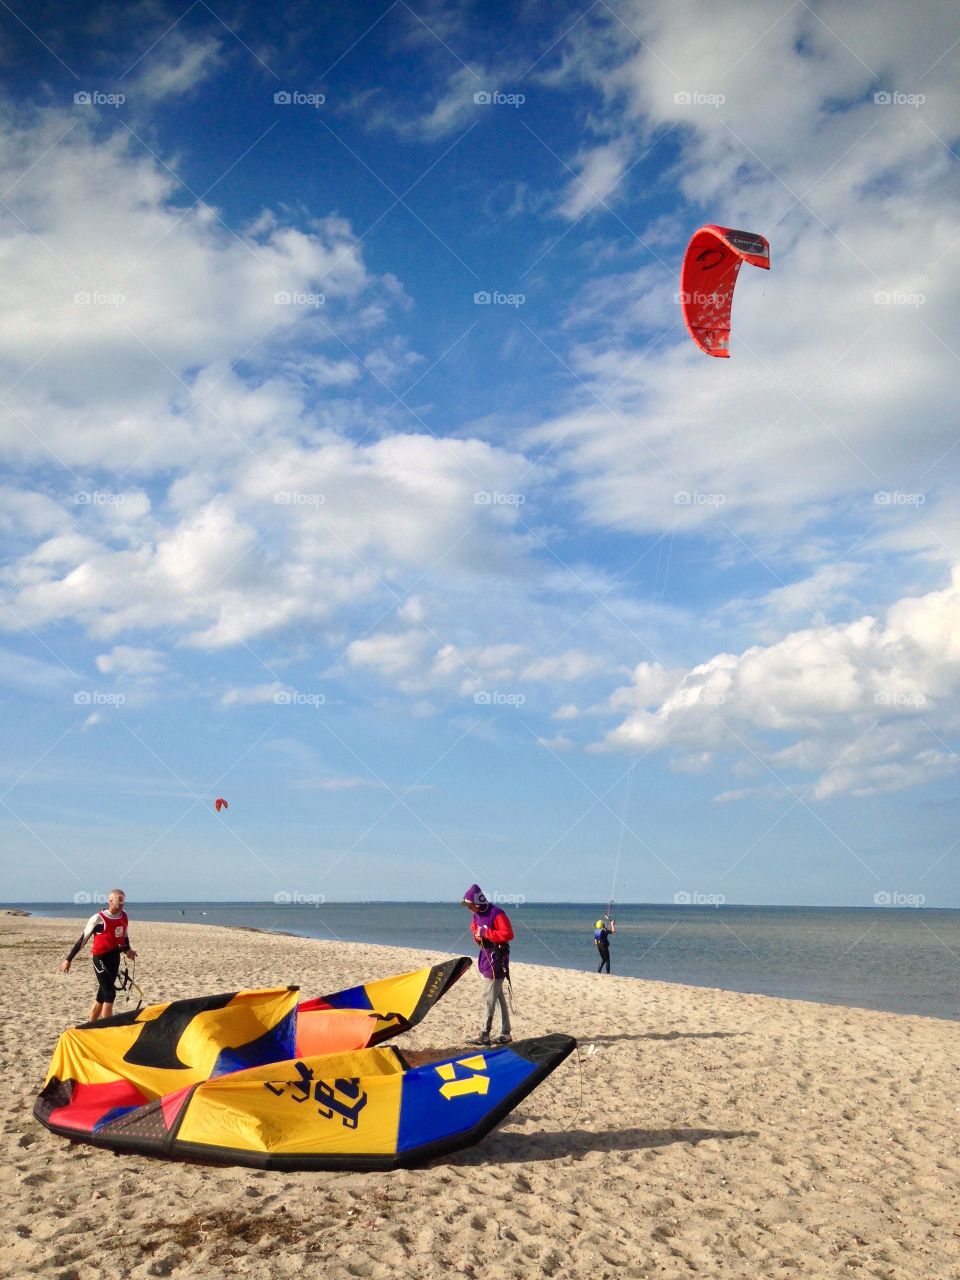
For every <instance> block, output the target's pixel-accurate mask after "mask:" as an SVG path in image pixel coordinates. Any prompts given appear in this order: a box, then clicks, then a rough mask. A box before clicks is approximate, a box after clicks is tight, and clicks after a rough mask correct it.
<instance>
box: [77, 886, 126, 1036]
mask: <svg viewBox="0 0 960 1280" xmlns="http://www.w3.org/2000/svg"><path fill="white" fill-rule="evenodd" d="M125 902H126V894H125V893H124V892H123V890H122V889H111V890H110V892H109V893H108V894H107V906H106V910H104V911H96V912H94V914H93V915H92V916H91V917H90V919H89V920H88V921H87V923H86V925H85V926H84V930H83V933H81V935H80V937H79V938H78V939H77V941H76V942H75V943H74V944H73V949H72V950H71V952H70V954H69V955H68V956H67V958H66V960H64V962H63V964H62V965H61V966H60V967H61V969H62V970H63V972H64V973H69V972H70V965H71V963H72V962H73V960H74V959H75V958H76V956H77V955H78V954H79V952H80V950H81V948H82V947H83V946H85V945H86V943H87V941H88V940H89V939H90V938H93V970H94V973H96V975H97V983H98V986H97V998H96V1000H94V1002H93V1004H92V1005H91V1006H90V1019H89V1020H90V1021H91V1022H96V1020H97V1019H98V1018H101V1017H102V1018H109V1017H111V1016H112V1014H113V1002H114V1000H115V999H116V998H117V974H118V973H119V972H120V957H121V956H125V955H126V956H129V957H130V959H131V960H136V958H137V953H136V952H135V951H134V950H132V949H131V947H130V937H129V934H128V929H129V924H130V922H129V921H128V920H127V913H126V912H125V911H124V909H123V904H124V903H125Z"/></svg>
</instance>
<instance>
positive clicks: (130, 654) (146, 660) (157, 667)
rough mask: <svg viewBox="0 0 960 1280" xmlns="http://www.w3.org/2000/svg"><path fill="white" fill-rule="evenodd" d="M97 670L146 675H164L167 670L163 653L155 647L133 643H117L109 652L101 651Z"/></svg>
mask: <svg viewBox="0 0 960 1280" xmlns="http://www.w3.org/2000/svg"><path fill="white" fill-rule="evenodd" d="M96 663H97V670H98V671H99V672H101V673H102V674H103V675H106V676H109V675H119V676H133V677H136V678H140V677H144V676H156V675H162V673H163V672H164V671H166V670H167V661H166V658H165V657H164V655H163V654H161V653H158V652H157V651H156V650H155V649H137V648H135V647H133V646H132V645H126V644H119V645H115V646H114V648H113V649H111V650H110V652H109V653H101V654H99V655H98V656H97V659H96Z"/></svg>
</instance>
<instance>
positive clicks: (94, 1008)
mask: <svg viewBox="0 0 960 1280" xmlns="http://www.w3.org/2000/svg"><path fill="white" fill-rule="evenodd" d="M102 1008H103V1005H102V1004H101V1003H100V1001H99V1000H94V1002H93V1004H92V1005H91V1006H90V1016H89V1018H87V1021H88V1022H96V1020H97V1019H98V1018H99V1017H100V1010H101V1009H102Z"/></svg>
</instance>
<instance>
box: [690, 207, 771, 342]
mask: <svg viewBox="0 0 960 1280" xmlns="http://www.w3.org/2000/svg"><path fill="white" fill-rule="evenodd" d="M744 262H749V263H750V264H751V265H752V266H754V267H762V268H763V269H764V270H765V271H769V269H770V245H769V243H768V242H767V241H766V240H765V239H764V238H763V236H759V235H756V234H755V233H754V232H753V231H733V230H732V229H731V228H730V227H714V226H708V227H701V228H700V230H699V231H697V232H695V233H694V236H693V238H692V240H691V241H690V243H689V244H688V245H687V252H686V253H685V255H684V258H683V269H682V271H681V273H680V301H681V305H682V307H683V319H684V322H685V323H686V326H687V329H688V330H689V331H690V337H691V338H692V339H693V340H694V342H695V343H696V344H697V346H698V347H699V348H700V350H701V351H705V352H706V353H707V355H708V356H719V357H721V358H722V359H725V360H726V359H729V358H730V311H731V308H732V306H733V290H734V286H735V285H736V283H737V275H738V273H739V271H740V267H741V266H742V265H743V263H744Z"/></svg>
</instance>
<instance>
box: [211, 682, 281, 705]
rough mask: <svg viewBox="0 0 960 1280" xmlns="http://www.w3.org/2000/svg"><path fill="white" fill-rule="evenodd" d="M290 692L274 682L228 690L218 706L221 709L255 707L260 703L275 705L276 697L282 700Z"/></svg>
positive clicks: (279, 683)
mask: <svg viewBox="0 0 960 1280" xmlns="http://www.w3.org/2000/svg"><path fill="white" fill-rule="evenodd" d="M290 692H291V690H290V688H289V687H288V686H287V685H285V684H283V683H282V682H281V681H279V680H274V681H272V682H271V683H270V684H256V685H248V686H247V687H246V688H233V689H228V690H227V691H226V692H225V693H224V694H223V695H222V697H221V698H220V705H221V706H222V707H256V706H260V705H261V704H262V703H276V701H277V698H278V697H281V698H282V697H283V696H284V695H289V694H290Z"/></svg>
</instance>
